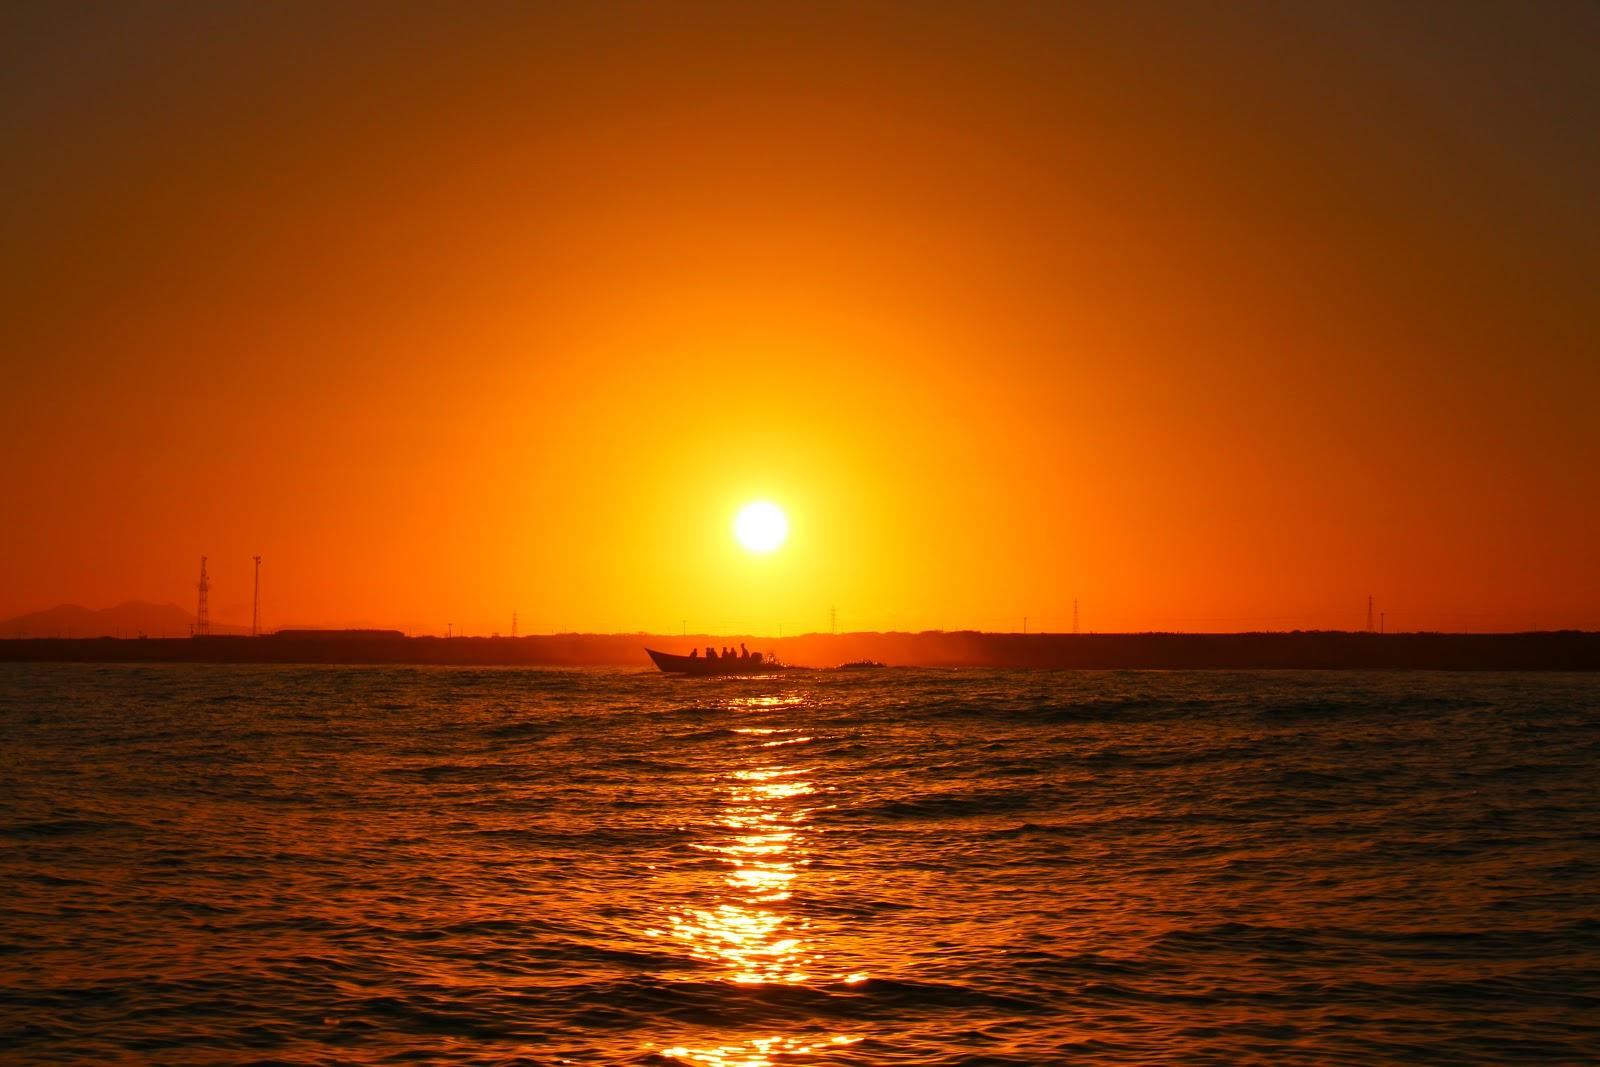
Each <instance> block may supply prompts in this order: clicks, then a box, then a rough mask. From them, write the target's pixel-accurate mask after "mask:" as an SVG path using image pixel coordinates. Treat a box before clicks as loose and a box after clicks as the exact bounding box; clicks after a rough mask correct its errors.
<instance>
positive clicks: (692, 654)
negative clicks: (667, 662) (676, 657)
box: [689, 648, 700, 659]
mask: <svg viewBox="0 0 1600 1067" xmlns="http://www.w3.org/2000/svg"><path fill="white" fill-rule="evenodd" d="M689 658H690V659H699V658H700V650H699V649H698V648H691V649H690V650H689Z"/></svg>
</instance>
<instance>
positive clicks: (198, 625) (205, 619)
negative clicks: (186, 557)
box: [194, 556, 211, 637]
mask: <svg viewBox="0 0 1600 1067" xmlns="http://www.w3.org/2000/svg"><path fill="white" fill-rule="evenodd" d="M210 595H211V579H210V578H208V577H206V557H204V556H201V557H200V606H199V608H198V609H197V610H196V611H195V613H194V635H195V636H196V637H204V636H206V635H207V634H209V633H210V632H211V606H210V603H209V597H210Z"/></svg>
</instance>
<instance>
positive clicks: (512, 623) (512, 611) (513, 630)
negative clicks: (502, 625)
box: [511, 608, 517, 637]
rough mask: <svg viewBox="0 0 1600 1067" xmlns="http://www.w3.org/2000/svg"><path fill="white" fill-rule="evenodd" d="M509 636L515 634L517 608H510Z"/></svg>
mask: <svg viewBox="0 0 1600 1067" xmlns="http://www.w3.org/2000/svg"><path fill="white" fill-rule="evenodd" d="M511 636H512V637H515V636H517V609H516V608H512V609H511Z"/></svg>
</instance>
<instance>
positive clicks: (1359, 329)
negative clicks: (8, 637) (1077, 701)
mask: <svg viewBox="0 0 1600 1067" xmlns="http://www.w3.org/2000/svg"><path fill="white" fill-rule="evenodd" d="M1596 56H1600V6H1596V5H1594V4H1592V3H1573V4H1559V3H1542V4H1534V5H1518V4H1510V3H1505V4H1484V5H1480V4H1471V3H1461V4H1438V5H1429V4H1389V3H1376V4H1370V5H1368V4H1343V3H1340V4H1302V5H1294V4H1274V5H1254V4H1243V3H1240V4H1216V5H1213V4H1200V3H1171V4H1156V5H1123V4H1104V5H1101V4H1086V5H1076V4H1067V3H1061V4H1043V5H1026V6H1021V5H1017V6H1009V5H998V4H977V3H973V4H961V5H943V4H939V5H933V4H909V3H908V4H903V5H893V6H884V7H867V6H863V5H838V6H833V5H826V6H815V5H804V6H800V7H795V8H788V9H784V8H779V7H775V6H771V5H765V4H730V5H727V6H702V5H677V4H664V5H648V6H645V5H640V6H633V5H628V6H599V5H588V4H574V5H564V6H562V7H560V8H549V9H547V8H543V7H538V6H534V5H504V6H501V5H495V4H487V3H482V4H470V5H446V4H437V5H426V6H422V7H416V8H408V7H404V6H400V5H389V4H383V5H377V4H373V5H333V6H331V7H330V8H328V9H324V6H322V5H310V4H305V5H293V4H291V5H279V4H253V5H244V4H240V5H227V4H193V5H189V4H160V5H153V4H146V5H140V4H76V3H74V4H39V5H23V4H10V5H7V6H6V7H5V8H4V10H3V11H0V130H3V137H4V143H5V145H6V149H5V164H4V168H3V173H4V186H3V188H4V191H5V195H4V198H3V201H0V233H3V235H4V237H3V241H0V271H3V285H0V353H3V357H0V358H3V360H4V364H3V366H4V376H3V380H0V420H3V421H0V425H3V427H4V433H5V437H4V440H5V447H6V462H5V463H4V465H3V467H0V499H3V500H4V522H3V523H0V616H9V615H14V614H18V613H21V612H26V611H32V610H37V609H40V608H44V607H47V606H49V605H52V604H56V603H61V602H74V603H80V604H85V605H87V606H90V607H104V606H108V605H110V604H114V603H117V602H120V601H123V600H128V599H133V598H140V599H145V600H151V601H156V602H174V603H177V604H179V605H180V606H183V607H185V608H188V609H190V610H193V607H194V600H195V595H194V586H195V580H196V577H197V572H198V566H199V558H200V556H201V554H202V553H204V554H206V555H208V556H209V557H210V560H211V573H212V581H213V587H212V611H213V615H214V617H215V618H216V619H218V620H219V621H224V622H227V621H233V622H245V623H247V622H248V620H249V614H250V572H251V563H250V557H251V556H252V555H253V554H257V553H259V554H261V555H262V556H263V557H264V559H265V562H264V563H263V566H262V589H263V594H262V614H263V622H264V623H265V624H267V625H268V626H269V627H275V626H280V625H295V624H300V625H305V624H312V625H351V624H363V625H381V626H395V627H399V628H403V629H410V630H413V631H415V632H419V633H422V632H439V633H443V632H444V630H445V628H446V625H447V623H451V624H453V625H454V627H455V629H456V630H457V631H461V630H466V631H468V632H476V633H487V632H489V631H491V630H499V631H507V630H509V627H510V622H511V613H512V610H513V609H516V610H517V611H518V612H519V613H520V624H521V629H522V632H524V633H531V632H546V631H553V630H589V631H632V630H651V631H669V632H677V631H678V630H679V628H680V626H684V625H686V626H687V627H688V629H689V630H690V631H697V630H698V631H710V632H755V633H766V634H771V633H776V632H778V631H779V630H780V629H781V630H782V632H784V633H793V632H797V631H801V630H821V629H827V627H828V624H829V615H828V613H829V609H830V607H834V606H836V607H837V609H838V621H839V626H840V628H841V629H851V630H856V629H911V630H920V629H931V628H943V629H958V628H968V627H972V628H982V629H996V630H1010V629H1013V628H1018V627H1020V626H1021V622H1022V618H1023V616H1027V617H1028V618H1029V626H1030V628H1031V629H1038V630H1068V629H1070V628H1071V624H1072V603H1073V600H1074V598H1076V599H1078V600H1079V601H1080V603H1081V619H1082V626H1083V628H1084V629H1086V630H1090V629H1092V630H1100V631H1113V630H1146V629H1180V630H1242V629H1258V628H1260V629H1289V628H1296V627H1300V628H1345V629H1355V628H1359V627H1361V626H1362V625H1363V624H1364V622H1365V613H1366V597H1367V595H1368V594H1372V595H1373V596H1374V597H1375V598H1376V602H1377V605H1378V608H1379V609H1380V610H1383V611H1386V612H1387V618H1388V624H1389V626H1390V627H1391V628H1398V629H1448V630H1460V629H1472V630H1494V629H1524V628H1528V627H1533V626H1538V627H1542V628H1554V627H1584V628H1600V133H1597V131H1600V63H1597V62H1596ZM756 499H766V500H770V501H772V502H775V503H776V504H778V505H779V506H780V507H781V508H782V509H783V510H784V511H785V512H786V513H787V517H788V521H789V536H788V539H787V541H786V542H785V543H784V544H783V545H782V547H781V548H779V549H778V550H777V551H774V552H772V553H770V554H766V555H757V554H752V553H750V552H747V551H745V550H744V549H743V548H741V547H740V545H739V544H738V543H737V542H736V541H735V539H734V537H733V533H732V524H733V518H734V515H735V513H736V512H737V510H738V509H739V508H740V507H741V506H742V505H744V504H745V503H747V502H749V501H751V500H756Z"/></svg>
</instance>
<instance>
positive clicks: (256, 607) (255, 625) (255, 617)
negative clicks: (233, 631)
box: [250, 556, 261, 637]
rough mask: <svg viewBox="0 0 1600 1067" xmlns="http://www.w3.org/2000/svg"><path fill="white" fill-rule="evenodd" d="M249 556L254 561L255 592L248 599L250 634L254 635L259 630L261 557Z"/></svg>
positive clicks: (257, 633)
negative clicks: (252, 596) (249, 599)
mask: <svg viewBox="0 0 1600 1067" xmlns="http://www.w3.org/2000/svg"><path fill="white" fill-rule="evenodd" d="M250 558H251V559H253V560H255V561H256V593H255V596H254V598H252V599H251V601H250V636H251V637H256V636H258V635H259V634H260V632H261V557H260V556H251V557H250Z"/></svg>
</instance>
